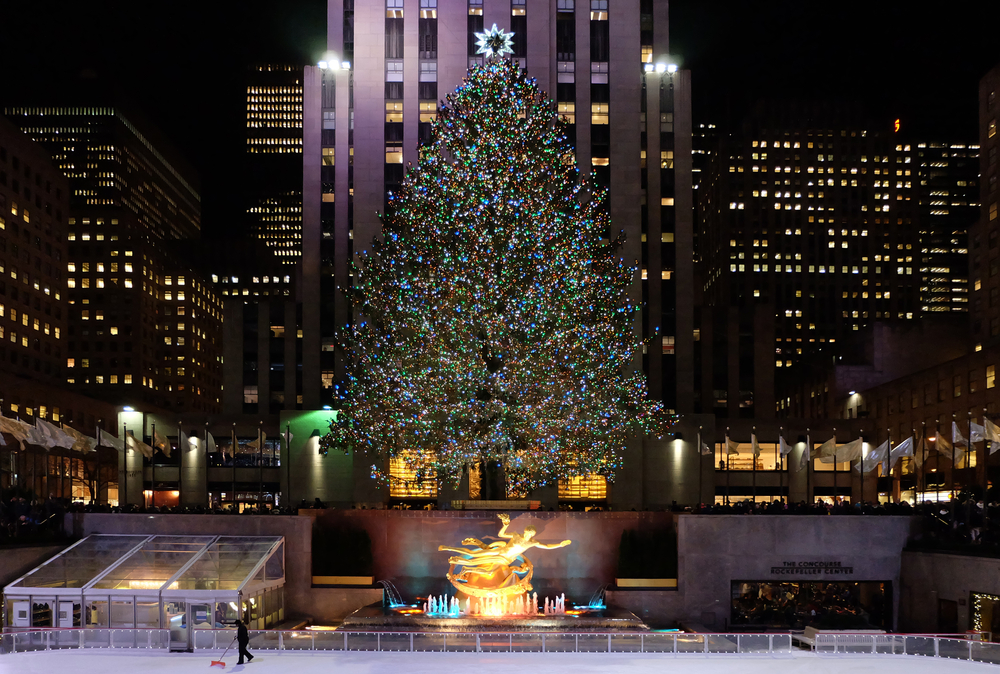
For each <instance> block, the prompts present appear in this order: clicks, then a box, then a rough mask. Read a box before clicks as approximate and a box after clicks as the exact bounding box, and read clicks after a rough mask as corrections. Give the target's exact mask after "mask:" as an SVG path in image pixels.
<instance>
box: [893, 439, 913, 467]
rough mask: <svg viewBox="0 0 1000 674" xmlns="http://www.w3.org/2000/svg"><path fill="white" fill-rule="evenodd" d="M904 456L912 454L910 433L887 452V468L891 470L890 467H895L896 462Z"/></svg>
mask: <svg viewBox="0 0 1000 674" xmlns="http://www.w3.org/2000/svg"><path fill="white" fill-rule="evenodd" d="M904 456H913V436H912V435H911V436H910V437H908V438H907V439H906V440H903V441H902V442H901V443H899V444H898V445H896V446H895V447H893V448H892V451H891V452H889V470H890V471H892V469H893V468H895V467H896V462H897V461H899V460H900V459H901V458H903V457H904Z"/></svg>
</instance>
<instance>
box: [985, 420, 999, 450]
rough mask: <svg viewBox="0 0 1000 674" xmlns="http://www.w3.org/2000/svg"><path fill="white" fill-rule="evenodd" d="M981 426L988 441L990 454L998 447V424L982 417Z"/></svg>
mask: <svg viewBox="0 0 1000 674" xmlns="http://www.w3.org/2000/svg"><path fill="white" fill-rule="evenodd" d="M983 428H984V429H985V431H986V432H985V434H984V435H985V436H986V440H988V441H989V443H990V454H992V453H993V452H995V451H997V450H998V449H1000V426H997V425H996V424H995V423H993V422H992V421H990V420H989V419H987V418H986V417H983Z"/></svg>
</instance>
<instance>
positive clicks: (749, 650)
mask: <svg viewBox="0 0 1000 674" xmlns="http://www.w3.org/2000/svg"><path fill="white" fill-rule="evenodd" d="M235 637H236V630H235V629H195V630H194V632H193V634H192V641H193V645H194V649H195V650H196V651H219V652H221V651H222V649H224V648H226V647H227V646H229V645H230V644H231V643H232V641H233V640H234V639H235ZM793 639H795V640H799V637H798V635H794V634H791V633H787V632H783V633H771V634H756V633H732V634H724V633H722V634H691V633H686V632H355V631H342V630H250V644H249V649H250V650H251V651H383V652H411V653H416V652H437V653H445V652H447V653H463V652H465V653H470V652H471V653H506V652H510V653H659V654H671V655H678V656H682V655H703V656H707V655H722V654H729V655H739V654H759V655H775V654H790V653H792V652H793V651H795V650H798V647H797V646H795V645H793ZM813 647H814V650H815V651H816V652H817V653H820V654H838V655H839V654H859V655H863V654H876V655H909V656H925V657H937V658H950V659H956V660H968V661H974V662H983V663H989V664H1000V643H993V642H989V641H979V640H976V639H963V638H958V637H944V636H934V635H920V634H851V633H840V634H829V633H820V634H817V635H816V636H815V638H814V643H813ZM71 648H77V649H81V648H86V649H91V648H116V649H117V648H129V649H133V648H134V649H159V650H168V649H169V648H170V630H166V629H86V628H84V629H81V628H72V629H68V628H67V629H31V630H23V631H10V632H5V633H4V634H3V635H0V653H21V652H25V651H38V650H54V649H71Z"/></svg>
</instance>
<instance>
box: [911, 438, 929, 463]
mask: <svg viewBox="0 0 1000 674" xmlns="http://www.w3.org/2000/svg"><path fill="white" fill-rule="evenodd" d="M926 453H927V439H926V438H925V437H924V436H923V435H921V436H920V439H919V440H918V441H917V446H916V448H914V450H913V463H915V464H916V465H917V469H920V467H921V466H923V465H924V458H925V457H924V454H926Z"/></svg>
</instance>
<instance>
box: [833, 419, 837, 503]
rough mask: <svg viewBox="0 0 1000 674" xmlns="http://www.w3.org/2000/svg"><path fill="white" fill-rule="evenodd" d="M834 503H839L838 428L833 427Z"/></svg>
mask: <svg viewBox="0 0 1000 674" xmlns="http://www.w3.org/2000/svg"><path fill="white" fill-rule="evenodd" d="M833 505H835V506H836V505H837V429H836V428H834V429H833Z"/></svg>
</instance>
